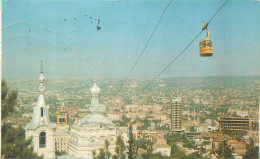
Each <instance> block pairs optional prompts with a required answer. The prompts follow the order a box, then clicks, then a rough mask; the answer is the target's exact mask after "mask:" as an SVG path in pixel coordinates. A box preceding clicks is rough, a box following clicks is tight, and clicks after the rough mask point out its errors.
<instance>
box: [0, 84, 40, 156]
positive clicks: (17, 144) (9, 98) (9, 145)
mask: <svg viewBox="0 0 260 159" xmlns="http://www.w3.org/2000/svg"><path fill="white" fill-rule="evenodd" d="M1 91H2V94H1V104H2V110H1V112H2V119H3V120H2V147H1V151H2V156H1V157H2V158H43V156H41V157H39V156H37V154H36V153H34V152H33V146H32V138H29V139H25V131H24V129H23V127H22V126H19V127H16V128H15V127H13V126H12V125H10V124H8V123H5V122H4V119H6V118H7V117H8V116H9V115H11V114H12V113H13V112H14V110H15V109H14V107H15V105H16V103H17V91H15V90H9V87H8V86H7V83H6V82H5V80H2V87H1Z"/></svg>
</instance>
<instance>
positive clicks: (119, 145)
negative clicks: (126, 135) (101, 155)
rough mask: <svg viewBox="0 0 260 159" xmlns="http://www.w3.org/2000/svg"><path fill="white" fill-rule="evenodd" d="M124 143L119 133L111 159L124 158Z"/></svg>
mask: <svg viewBox="0 0 260 159" xmlns="http://www.w3.org/2000/svg"><path fill="white" fill-rule="evenodd" d="M125 150H126V147H125V144H124V141H123V139H122V136H121V135H119V136H117V138H116V148H115V153H116V154H115V155H113V157H112V158H113V159H125V158H126V154H125Z"/></svg>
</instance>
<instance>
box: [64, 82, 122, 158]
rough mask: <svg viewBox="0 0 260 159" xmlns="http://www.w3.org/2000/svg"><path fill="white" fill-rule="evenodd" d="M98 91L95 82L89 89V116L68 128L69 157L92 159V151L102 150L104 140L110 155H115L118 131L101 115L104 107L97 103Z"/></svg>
mask: <svg viewBox="0 0 260 159" xmlns="http://www.w3.org/2000/svg"><path fill="white" fill-rule="evenodd" d="M100 91H101V90H100V88H99V87H98V86H97V84H96V80H95V81H94V85H93V86H92V87H91V88H90V93H91V95H92V98H91V104H90V105H89V106H88V109H89V114H88V115H87V116H85V117H84V118H82V119H81V120H80V121H79V122H78V123H76V124H74V125H72V126H70V129H69V134H70V138H69V140H68V144H69V150H68V153H69V156H70V157H73V158H84V159H92V158H93V156H92V153H93V151H95V152H96V154H98V153H99V149H100V148H104V143H105V140H108V142H109V144H110V145H109V151H110V152H111V154H112V155H113V154H114V153H115V147H116V138H117V136H118V135H119V134H120V131H119V129H118V128H117V127H116V126H115V125H114V124H113V123H112V121H111V120H109V119H107V118H105V117H104V116H103V115H102V113H103V112H104V111H105V110H106V106H105V105H102V104H100V103H99V94H100Z"/></svg>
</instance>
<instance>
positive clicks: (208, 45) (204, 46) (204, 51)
mask: <svg viewBox="0 0 260 159" xmlns="http://www.w3.org/2000/svg"><path fill="white" fill-rule="evenodd" d="M204 29H207V23H206V24H204V27H203V28H202V30H204ZM209 36H210V34H209V31H208V30H207V37H206V38H205V39H204V40H203V41H201V42H200V56H201V57H209V56H212V54H213V47H212V41H211V40H209Z"/></svg>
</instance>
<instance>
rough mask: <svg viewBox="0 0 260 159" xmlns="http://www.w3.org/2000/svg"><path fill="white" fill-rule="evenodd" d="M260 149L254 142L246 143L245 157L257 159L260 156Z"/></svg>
mask: <svg viewBox="0 0 260 159" xmlns="http://www.w3.org/2000/svg"><path fill="white" fill-rule="evenodd" d="M258 152H259V149H258V147H255V146H254V145H253V144H248V145H246V154H245V156H244V157H245V159H255V158H259V153H258Z"/></svg>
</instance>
